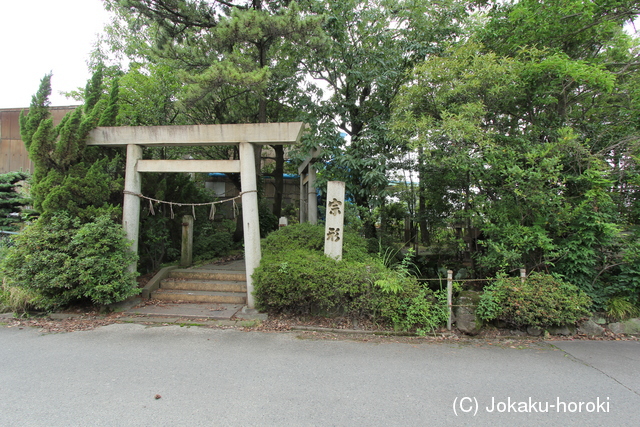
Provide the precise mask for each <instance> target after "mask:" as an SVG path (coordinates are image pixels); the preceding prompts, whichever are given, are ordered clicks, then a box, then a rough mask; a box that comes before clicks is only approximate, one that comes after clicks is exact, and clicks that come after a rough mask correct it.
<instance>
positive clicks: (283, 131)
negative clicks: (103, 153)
mask: <svg viewBox="0 0 640 427" xmlns="http://www.w3.org/2000/svg"><path fill="white" fill-rule="evenodd" d="M305 129H306V126H305V124H304V123H302V122H289V123H247V124H233V125H187V126H119V127H99V128H96V129H94V130H92V131H91V132H90V133H89V138H88V139H87V145H107V146H111V147H118V146H126V145H142V146H147V147H150V146H158V145H164V146H192V145H235V144H239V143H240V142H250V143H252V144H258V145H289V144H296V143H298V142H300V138H301V137H302V133H303V132H304V130H305Z"/></svg>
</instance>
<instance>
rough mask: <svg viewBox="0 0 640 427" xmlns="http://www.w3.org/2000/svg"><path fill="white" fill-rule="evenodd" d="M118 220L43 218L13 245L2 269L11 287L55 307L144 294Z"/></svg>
mask: <svg viewBox="0 0 640 427" xmlns="http://www.w3.org/2000/svg"><path fill="white" fill-rule="evenodd" d="M129 245H130V243H129V242H128V240H127V239H126V237H125V235H124V231H123V230H122V227H121V226H120V225H119V224H116V223H115V222H113V221H112V220H111V219H110V217H109V216H108V215H102V216H99V217H97V218H95V219H94V220H93V221H90V222H86V223H84V224H83V223H81V222H80V220H79V219H77V218H71V217H70V216H69V215H68V214H64V213H63V214H56V215H54V216H52V217H51V218H50V219H48V220H44V219H39V220H37V221H36V222H35V223H33V224H32V225H30V226H28V227H27V228H26V229H25V230H24V231H23V233H22V234H21V235H20V236H18V237H17V238H16V239H15V244H14V245H13V246H12V247H10V248H8V249H7V251H6V253H5V257H4V259H3V260H2V272H3V274H4V277H5V280H6V282H7V285H8V286H12V287H20V288H24V289H25V290H28V291H31V292H33V295H34V300H33V301H31V305H32V306H34V307H36V308H39V309H42V310H53V309H56V308H58V307H61V306H65V305H68V304H70V303H73V302H78V301H82V300H85V301H89V302H91V303H93V304H97V305H106V304H111V303H114V302H118V301H122V300H125V299H126V298H128V297H130V296H133V295H136V294H138V293H139V291H140V290H139V289H138V288H137V284H136V281H135V277H136V273H134V272H130V271H129V270H128V269H127V267H128V266H129V265H130V264H132V263H133V262H135V261H136V260H137V256H136V255H135V254H133V253H132V252H131V251H130V250H129Z"/></svg>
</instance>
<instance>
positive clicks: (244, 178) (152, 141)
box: [87, 122, 305, 308]
mask: <svg viewBox="0 0 640 427" xmlns="http://www.w3.org/2000/svg"><path fill="white" fill-rule="evenodd" d="M304 129H305V125H304V123H301V122H293V123H257V124H237V125H194V126H132V127H127V126H124V127H99V128H96V129H94V130H92V131H91V132H90V134H89V138H88V140H87V145H102V146H109V147H126V148H127V161H126V171H125V182H124V190H125V194H124V204H123V213H122V225H123V227H124V229H125V232H126V234H127V238H128V239H129V240H131V242H132V244H131V250H132V251H134V252H135V253H137V252H138V234H139V229H140V205H141V202H142V201H141V199H140V198H139V197H138V196H137V194H140V192H141V191H142V180H141V175H140V174H141V173H142V172H188V173H194V172H205V173H208V172H223V173H240V180H241V186H242V220H243V228H244V251H245V254H244V258H245V265H246V274H247V306H248V307H249V308H254V299H253V295H252V293H253V280H252V279H251V275H252V274H253V271H254V270H255V269H256V267H258V265H259V264H260V257H261V253H260V225H259V218H258V193H257V189H258V187H257V180H256V170H255V155H256V152H255V146H256V145H258V146H260V145H289V144H297V143H298V142H300V138H301V137H302V133H303V131H304ZM196 145H237V146H238V148H239V152H240V160H144V159H142V148H143V147H152V146H196ZM133 268H134V269H135V266H133Z"/></svg>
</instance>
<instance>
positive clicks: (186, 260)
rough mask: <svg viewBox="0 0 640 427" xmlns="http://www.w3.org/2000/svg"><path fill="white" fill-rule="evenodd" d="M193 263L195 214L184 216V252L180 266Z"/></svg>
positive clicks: (187, 265)
mask: <svg viewBox="0 0 640 427" xmlns="http://www.w3.org/2000/svg"><path fill="white" fill-rule="evenodd" d="M192 263H193V216H191V215H185V216H183V217H182V253H181V255H180V267H189V266H191V264H192Z"/></svg>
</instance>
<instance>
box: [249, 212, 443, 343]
mask: <svg viewBox="0 0 640 427" xmlns="http://www.w3.org/2000/svg"><path fill="white" fill-rule="evenodd" d="M348 236H349V234H347V235H345V247H346V248H347V251H345V254H344V257H343V260H342V261H336V260H334V259H332V258H329V257H327V256H325V255H324V253H323V252H322V249H323V238H324V229H323V228H322V227H320V226H312V225H310V224H299V225H292V226H287V227H284V228H283V229H281V230H279V231H277V232H274V233H272V234H270V235H269V236H268V237H267V238H266V239H265V240H264V243H263V258H262V260H261V263H260V266H259V267H258V268H257V269H256V271H255V273H254V275H253V284H254V295H255V297H256V306H257V307H258V309H260V310H263V311H267V312H270V313H288V314H296V315H300V314H322V315H327V316H332V315H338V314H340V315H343V316H348V317H365V318H369V319H371V320H373V321H375V322H380V323H384V324H389V325H392V326H393V327H394V328H395V329H397V330H416V331H418V332H423V333H424V332H426V331H430V330H432V329H434V328H436V327H437V326H439V325H441V324H443V323H444V322H445V321H446V319H447V317H446V316H447V310H446V301H444V302H443V300H442V297H441V296H438V295H436V294H434V293H433V292H431V291H430V290H428V289H423V288H422V287H421V286H420V285H419V284H418V282H417V280H416V278H415V277H412V276H410V275H408V274H407V273H408V269H403V268H396V269H390V268H388V267H385V266H384V265H383V263H382V262H381V260H379V259H377V258H374V257H371V256H369V255H368V254H367V252H366V250H365V240H364V239H361V238H358V237H357V236H355V235H351V236H349V237H348Z"/></svg>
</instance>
